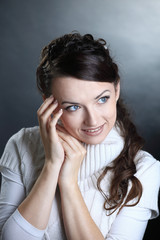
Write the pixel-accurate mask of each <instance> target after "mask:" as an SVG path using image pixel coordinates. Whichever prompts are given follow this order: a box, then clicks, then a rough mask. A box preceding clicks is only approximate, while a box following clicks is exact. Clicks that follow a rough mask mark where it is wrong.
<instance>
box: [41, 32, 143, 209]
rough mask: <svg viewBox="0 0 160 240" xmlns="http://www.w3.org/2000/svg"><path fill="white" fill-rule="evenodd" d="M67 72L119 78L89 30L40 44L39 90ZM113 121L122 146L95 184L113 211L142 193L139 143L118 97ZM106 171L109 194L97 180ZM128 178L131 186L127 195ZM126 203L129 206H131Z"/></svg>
mask: <svg viewBox="0 0 160 240" xmlns="http://www.w3.org/2000/svg"><path fill="white" fill-rule="evenodd" d="M60 76H70V77H74V78H77V79H83V80H87V81H99V82H110V83H113V84H114V85H115V87H116V86H117V84H118V83H119V80H120V76H119V73H118V66H117V64H116V63H114V62H113V60H112V58H111V56H110V53H109V49H108V48H106V42H105V40H104V39H98V40H95V39H94V38H93V36H92V35H91V34H85V35H84V36H82V35H80V34H79V33H72V34H66V35H64V36H62V37H60V38H57V39H55V40H53V41H52V42H51V43H49V44H48V45H47V46H45V47H44V49H43V51H42V54H41V62H40V65H39V66H38V68H37V86H38V89H39V90H40V92H41V93H42V94H43V95H45V96H46V97H49V96H50V95H51V86H52V81H53V79H54V78H56V77H60ZM116 125H117V126H118V127H119V128H120V130H121V135H122V136H123V138H124V148H123V150H122V151H121V153H120V154H119V156H118V157H117V158H116V159H114V161H113V162H112V166H107V167H106V168H105V169H104V171H103V173H102V174H101V176H100V177H99V179H98V182H97V187H98V189H99V191H100V192H101V193H102V194H103V196H104V197H105V202H104V208H105V209H106V210H113V211H115V210H116V209H117V208H119V207H120V209H121V208H122V207H123V206H126V205H127V203H128V202H129V201H130V200H132V199H136V198H137V201H136V202H135V203H134V204H133V205H136V204H137V203H138V202H139V200H140V198H141V195H142V185H141V183H140V181H139V180H138V179H137V178H136V177H135V176H134V174H135V173H136V166H135V163H134V158H135V156H136V154H137V152H138V151H139V150H140V149H141V148H142V146H143V140H142V138H141V137H140V136H139V135H138V133H137V131H136V127H135V125H134V124H133V122H132V121H131V120H130V116H129V113H128V111H127V109H126V107H125V105H124V104H123V102H122V99H121V97H120V98H119V100H118V101H117V119H116ZM108 171H112V172H113V178H112V181H111V185H110V190H109V197H108V196H107V195H105V193H104V192H103V190H102V189H101V186H100V183H101V180H102V179H103V178H104V176H105V175H106V174H107V172H108ZM129 182H131V183H132V187H131V189H130V191H129V193H128V195H127V191H128V185H129ZM107 204H109V206H110V207H107ZM133 205H129V206H133Z"/></svg>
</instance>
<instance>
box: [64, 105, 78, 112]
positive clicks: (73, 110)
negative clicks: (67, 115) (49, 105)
mask: <svg viewBox="0 0 160 240" xmlns="http://www.w3.org/2000/svg"><path fill="white" fill-rule="evenodd" d="M78 109H79V106H77V105H72V106H68V107H66V110H67V111H69V112H75V111H76V110H78Z"/></svg>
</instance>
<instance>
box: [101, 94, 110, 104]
mask: <svg viewBox="0 0 160 240" xmlns="http://www.w3.org/2000/svg"><path fill="white" fill-rule="evenodd" d="M109 98H110V97H109V96H105V97H101V98H100V99H99V100H98V102H99V103H106V102H107V100H108V99H109Z"/></svg>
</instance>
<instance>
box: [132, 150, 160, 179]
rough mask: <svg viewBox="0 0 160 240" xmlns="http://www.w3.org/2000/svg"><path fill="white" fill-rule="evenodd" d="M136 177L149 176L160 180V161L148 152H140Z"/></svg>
mask: <svg viewBox="0 0 160 240" xmlns="http://www.w3.org/2000/svg"><path fill="white" fill-rule="evenodd" d="M135 164H136V169H137V172H136V174H135V175H136V177H141V176H144V177H147V175H150V176H152V175H153V176H154V178H156V177H157V178H160V161H158V160H157V159H155V158H154V157H153V156H152V155H151V154H149V153H148V152H146V151H140V152H139V153H138V154H137V156H136V158H135Z"/></svg>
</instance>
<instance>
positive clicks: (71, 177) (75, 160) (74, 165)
mask: <svg viewBox="0 0 160 240" xmlns="http://www.w3.org/2000/svg"><path fill="white" fill-rule="evenodd" d="M57 133H58V135H59V137H60V140H61V144H62V146H63V149H64V152H65V158H64V162H63V165H62V167H61V170H60V174H59V179H58V183H59V186H60V187H62V186H64V185H65V186H71V185H72V186H73V185H74V184H77V180H78V172H79V168H80V165H81V163H82V161H83V159H84V157H85V155H86V149H85V148H84V147H83V146H82V144H81V143H80V142H79V141H78V140H77V139H75V138H74V137H72V136H71V135H70V134H69V133H67V131H66V130H65V129H64V128H63V127H61V126H59V125H57Z"/></svg>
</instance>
